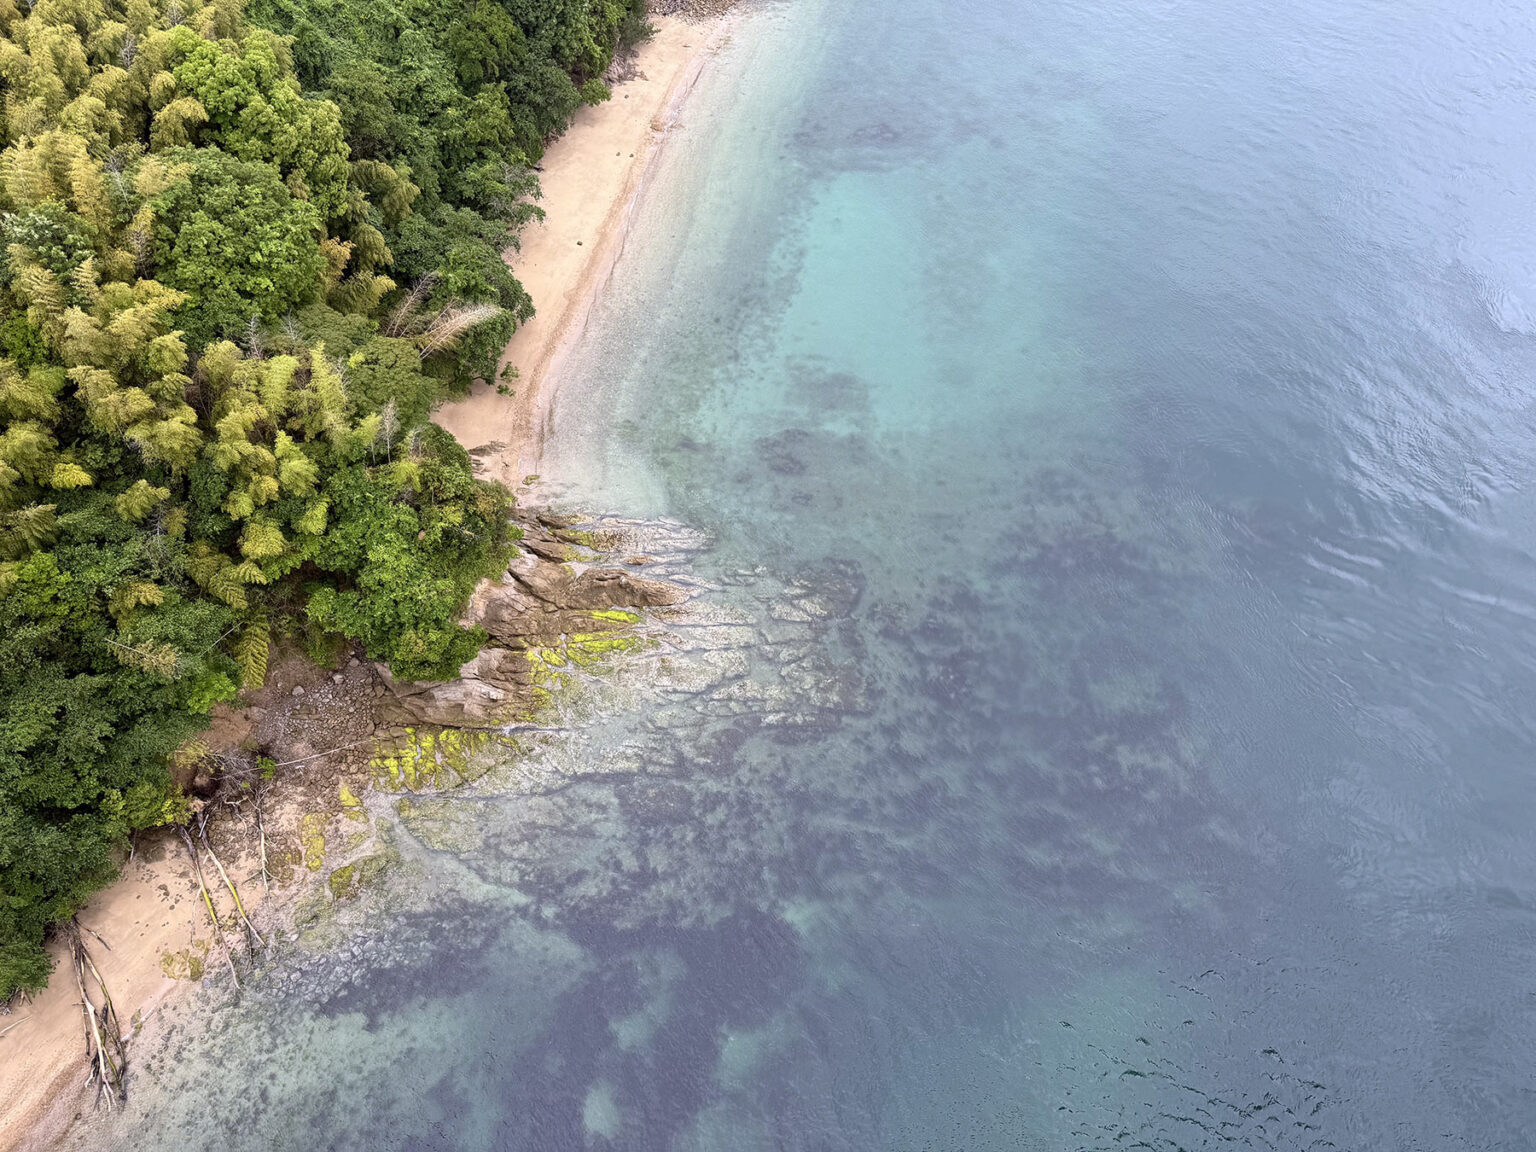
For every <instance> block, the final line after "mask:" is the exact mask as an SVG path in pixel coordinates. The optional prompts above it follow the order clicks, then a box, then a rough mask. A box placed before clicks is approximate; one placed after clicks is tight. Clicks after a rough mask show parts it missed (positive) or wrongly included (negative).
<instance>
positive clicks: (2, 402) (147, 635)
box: [0, 0, 643, 1000]
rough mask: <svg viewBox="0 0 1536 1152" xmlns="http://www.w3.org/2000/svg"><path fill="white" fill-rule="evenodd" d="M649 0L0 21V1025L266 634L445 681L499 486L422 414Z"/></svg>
mask: <svg viewBox="0 0 1536 1152" xmlns="http://www.w3.org/2000/svg"><path fill="white" fill-rule="evenodd" d="M642 8H643V0H468V2H466V0H406V2H404V3H398V4H397V3H383V2H381V0H253V2H252V4H251V5H250V7H249V8H245V7H243V6H242V5H241V4H240V3H239V2H238V0H212V2H209V3H200V2H199V0H39V2H38V3H37V4H36V5H35V6H34V7H32V8H30V9H23V8H21V7H18V6H17V4H16V0H0V85H3V90H4V96H5V107H4V123H5V142H4V143H5V147H4V151H3V153H0V234H3V235H0V1000H4V999H5V998H6V997H7V996H9V995H11V994H13V993H14V992H15V991H17V990H28V989H35V988H38V987H40V986H41V985H42V984H43V983H45V982H46V979H47V976H48V961H47V956H46V953H45V952H44V950H43V947H42V944H43V940H44V935H45V932H46V930H47V928H48V926H49V925H50V924H52V923H56V922H58V921H59V920H61V919H64V918H66V917H68V916H69V915H70V913H71V912H72V910H73V909H74V907H75V906H76V905H77V904H78V903H79V901H80V900H81V899H83V898H84V897H85V896H86V895H88V894H89V893H90V892H91V891H92V890H93V889H94V888H96V887H97V886H99V885H101V884H102V883H104V882H106V881H107V880H108V879H110V878H111V876H112V875H113V873H114V868H115V863H114V859H115V854H116V853H118V852H119V851H120V849H121V846H122V845H123V844H124V842H125V839H126V837H127V836H128V835H129V834H130V833H131V832H132V831H134V830H136V829H141V828H145V827H149V826H152V825H155V824H160V823H165V822H170V821H175V820H178V819H182V818H184V816H185V813H186V811H187V803H186V800H185V799H184V798H183V797H181V796H180V794H179V793H178V792H177V789H176V786H175V784H174V782H173V779H172V775H171V772H170V765H171V760H172V757H173V755H174V754H175V752H176V750H177V749H178V748H179V747H181V746H182V745H183V744H184V743H185V742H186V741H187V740H188V739H189V738H190V737H191V736H193V734H194V733H195V732H196V731H197V730H198V729H199V728H200V727H202V726H203V725H204V724H205V723H206V717H207V715H208V713H209V711H210V709H212V708H213V706H214V705H215V704H217V703H219V702H221V701H229V700H232V699H233V698H234V697H235V696H236V694H237V693H238V692H239V691H240V689H241V688H242V687H251V686H254V685H256V684H259V683H260V681H261V679H262V677H263V676H264V673H265V666H266V661H267V653H268V642H269V639H271V638H273V637H274V636H277V635H289V636H292V637H294V638H295V639H297V640H302V641H304V642H305V643H307V644H309V645H310V646H311V648H312V650H314V651H317V652H320V651H325V650H327V648H329V647H332V646H334V645H335V644H336V643H337V641H338V638H342V637H344V638H348V639H350V640H353V641H356V642H358V643H359V644H361V645H362V646H363V648H364V649H365V650H366V651H367V653H368V654H369V655H370V656H372V657H374V658H376V659H380V660H386V661H388V662H389V664H390V666H391V668H392V670H393V671H394V672H395V674H396V675H398V676H401V677H407V678H415V679H421V678H430V677H441V676H448V675H451V674H452V673H453V672H454V671H455V670H456V669H457V667H458V666H459V665H460V664H461V663H462V662H463V661H464V660H466V659H467V658H468V657H469V656H471V655H472V654H473V653H474V651H475V650H476V649H477V647H478V645H479V644H480V642H481V640H482V639H483V637H481V636H479V635H477V634H475V633H473V632H470V631H466V630H464V629H463V628H461V627H459V626H458V624H457V623H456V620H457V618H458V615H459V611H460V609H461V607H462V605H463V603H464V601H465V599H466V598H467V596H468V594H469V592H470V591H471V590H472V589H473V587H474V585H475V584H476V583H477V582H478V580H479V579H481V578H482V577H483V576H485V575H486V574H489V573H492V572H494V571H496V570H497V569H498V568H499V567H500V566H501V565H502V564H504V562H505V559H506V557H507V556H508V555H509V553H510V551H511V549H512V548H513V546H514V545H513V543H512V540H511V538H510V537H511V535H512V532H511V530H510V529H509V527H508V524H507V511H508V507H509V497H508V495H507V493H506V492H505V490H503V489H501V488H500V487H498V486H494V485H491V484H487V483H485V482H483V481H480V480H477V479H476V478H475V477H474V476H473V474H472V471H471V466H470V460H469V457H468V456H467V454H466V453H465V452H464V451H463V449H461V448H460V447H459V446H458V444H457V443H455V442H454V441H453V439H452V438H451V437H449V436H448V435H447V434H446V433H444V432H442V431H441V430H439V429H438V428H436V427H435V426H434V425H432V424H430V423H428V422H427V421H428V417H429V415H430V413H431V411H432V408H433V406H434V405H435V404H436V403H437V402H438V401H439V400H440V399H441V398H442V397H443V396H445V395H447V394H451V393H452V392H455V391H458V390H462V389H463V388H464V387H466V386H467V384H468V383H469V382H470V381H471V380H472V379H474V378H476V377H486V376H488V374H489V373H491V372H492V371H494V367H495V364H496V359H497V354H498V353H499V351H500V348H501V346H502V344H503V342H504V341H505V339H506V337H507V335H508V334H509V333H510V331H511V330H512V328H513V327H514V326H515V325H516V324H517V323H519V322H520V321H521V320H523V319H525V318H526V317H527V316H529V315H530V314H531V305H530V302H529V300H528V298H527V295H526V294H525V293H524V292H523V290H522V289H521V287H520V286H519V285H518V284H517V282H516V281H515V280H514V279H513V278H512V277H511V275H510V274H509V273H508V271H507V268H506V266H505V264H504V263H503V261H502V259H501V255H500V252H501V250H502V249H503V248H505V247H506V246H507V245H508V244H509V243H510V242H513V241H515V235H516V230H517V228H518V227H519V226H520V225H521V224H522V223H524V222H525V221H526V220H528V219H529V218H530V216H531V215H532V214H533V213H534V212H535V211H536V209H535V208H533V207H532V206H531V203H530V198H531V196H532V194H533V193H534V191H535V184H534V182H533V179H532V176H531V175H530V165H531V164H532V163H534V162H536V160H537V158H538V156H539V154H540V152H541V151H542V148H543V145H544V142H545V141H546V140H547V139H548V138H549V137H550V136H551V135H552V134H554V133H556V132H558V131H559V130H560V129H561V128H562V127H563V126H564V125H565V124H566V123H567V122H568V120H569V118H570V116H571V115H572V113H573V112H574V111H575V110H576V109H577V108H578V107H579V106H580V105H581V104H582V102H584V101H595V100H600V99H604V98H606V96H607V90H606V88H605V87H604V86H603V85H602V82H601V80H600V79H599V77H600V76H601V74H602V73H603V71H604V69H605V68H606V66H607V65H608V63H609V61H610V59H611V57H612V54H613V51H614V49H615V46H616V45H617V44H618V43H619V42H620V41H621V40H622V38H623V37H625V36H633V35H637V34H638V33H639V31H640V28H641V26H642V24H643V11H642Z"/></svg>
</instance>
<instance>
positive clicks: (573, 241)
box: [433, 12, 735, 492]
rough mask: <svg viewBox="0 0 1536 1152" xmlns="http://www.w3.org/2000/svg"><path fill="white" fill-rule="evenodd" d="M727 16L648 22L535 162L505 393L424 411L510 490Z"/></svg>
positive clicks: (728, 24)
mask: <svg viewBox="0 0 1536 1152" xmlns="http://www.w3.org/2000/svg"><path fill="white" fill-rule="evenodd" d="M734 18H735V12H726V13H724V14H721V15H714V16H710V17H708V18H706V19H703V20H697V21H695V20H689V19H686V18H684V17H681V16H658V17H655V18H653V23H654V24H655V27H656V33H655V35H654V36H652V37H651V38H650V39H649V40H647V41H645V42H644V43H643V44H641V45H640V46H639V48H638V49H637V51H636V55H635V58H634V60H633V65H632V66H633V67H634V69H635V76H634V78H633V79H630V80H627V81H624V82H623V83H621V84H619V85H616V86H615V89H614V95H613V97H612V99H610V100H608V101H606V102H605V103H603V104H599V105H594V106H590V107H587V108H583V109H582V110H581V111H580V112H578V113H577V115H576V119H575V120H574V121H573V123H572V125H571V127H570V129H569V130H567V132H566V133H565V134H564V135H563V136H561V137H560V138H559V139H558V140H556V141H555V142H554V143H553V144H551V145H550V147H549V149H548V151H547V152H546V153H545V155H544V162H543V171H542V172H541V173H540V176H539V182H540V184H541V186H542V188H543V197H542V199H541V200H540V204H541V206H543V207H544V208H545V210H546V212H547V216H546V218H545V220H544V221H543V222H540V223H534V224H530V225H529V226H528V227H527V228H525V229H524V230H523V234H522V237H521V246H520V248H519V249H518V250H516V251H513V250H508V252H507V253H506V258H507V261H508V263H509V265H510V266H511V268H512V271H513V274H514V275H516V276H517V277H518V279H519V280H520V281H522V283H523V287H524V288H526V289H527V291H528V293H529V294H530V295H531V296H532V297H533V302H534V307H535V308H536V309H537V313H536V315H535V316H534V318H533V319H532V320H530V321H529V322H528V323H526V324H524V325H523V326H522V327H520V328H519V329H518V330H517V331H516V332H515V333H513V336H512V339H511V340H510V341H509V342H508V344H507V347H506V349H505V351H504V352H503V353H502V358H501V361H500V363H499V365H498V373H499V372H500V371H501V370H502V369H504V368H506V367H507V366H509V365H510V366H512V367H514V368H516V369H517V371H518V375H517V378H516V379H515V380H513V381H511V383H510V387H511V390H512V395H511V396H503V395H501V394H499V393H498V392H497V390H496V386H495V385H494V384H493V383H485V382H482V383H477V384H476V385H474V387H473V388H472V389H471V391H470V394H469V395H468V396H465V397H463V398H461V399H458V400H454V401H451V402H449V403H447V404H444V405H443V406H442V407H441V408H439V409H438V410H437V412H436V413H435V414H434V416H433V420H434V422H435V423H437V424H438V425H439V426H440V427H442V428H445V429H447V430H448V431H449V432H451V433H452V434H453V435H454V437H455V438H456V439H457V440H458V441H459V443H461V444H463V445H464V447H465V448H466V449H468V450H469V452H470V453H471V455H472V456H474V457H475V458H476V460H477V461H479V463H480V465H481V470H482V472H483V474H484V476H485V477H486V478H487V479H492V480H500V481H501V482H502V483H503V484H505V485H506V486H507V487H508V488H509V489H511V490H512V491H514V492H516V491H517V490H518V489H519V488H520V487H522V486H523V483H524V480H525V479H526V478H527V477H528V476H530V475H532V474H535V473H537V471H538V469H539V466H540V460H541V456H542V453H543V446H544V440H545V437H546V435H547V433H548V431H549V425H550V419H551V414H552V409H553V404H554V399H555V395H556V393H557V392H558V390H559V377H560V370H561V368H562V366H563V364H564V363H565V361H566V360H567V359H568V357H569V354H570V351H571V349H572V347H573V346H574V344H575V342H576V340H577V339H578V338H579V337H580V335H581V334H582V332H583V331H584V330H585V328H586V325H587V322H588V320H589V319H590V317H591V314H592V310H593V308H594V307H595V306H596V304H597V301H598V299H599V297H600V296H601V294H602V290H603V288H604V286H605V285H606V284H607V282H608V280H609V278H610V277H611V275H612V273H613V269H614V267H615V265H616V264H617V263H618V261H619V258H620V257H621V256H622V255H623V252H624V245H625V241H626V240H627V238H628V235H629V229H630V226H631V224H632V222H633V215H634V209H635V206H636V205H637V204H638V202H639V200H640V196H641V193H642V192H643V191H644V189H645V186H646V182H647V179H648V177H649V175H650V173H651V171H652V169H653V167H654V164H655V161H656V159H657V157H658V156H659V155H660V153H661V149H662V146H663V145H664V144H665V142H666V140H667V137H668V136H669V135H670V134H671V132H672V131H673V130H674V128H675V127H676V125H677V122H678V117H679V116H680V114H681V112H682V109H683V106H684V104H685V103H686V102H687V99H688V96H689V95H690V94H691V93H692V91H693V89H694V87H695V85H696V84H697V83H698V80H699V77H700V76H701V75H702V74H703V71H704V68H705V66H706V64H707V63H708V61H709V58H710V57H711V56H713V55H714V54H715V53H716V52H717V50H718V49H719V48H720V46H721V45H722V44H723V43H724V42H725V40H726V38H727V36H728V35H729V34H730V31H731V28H732V27H733V21H734Z"/></svg>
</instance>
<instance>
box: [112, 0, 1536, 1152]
mask: <svg viewBox="0 0 1536 1152" xmlns="http://www.w3.org/2000/svg"><path fill="white" fill-rule="evenodd" d="M1533 89H1536V26H1533V22H1532V20H1531V19H1530V16H1529V13H1528V12H1526V11H1525V10H1524V9H1522V8H1521V7H1520V6H1519V5H1517V4H1516V3H1514V2H1513V0H1470V2H1468V3H1460V4H1451V3H1448V2H1446V0H1439V2H1435V0H1397V2H1396V3H1391V4H1384V3H1378V2H1376V0H1336V2H1334V3H1322V2H1321V0H1282V2H1280V3H1274V4H1252V3H1238V2H1236V0H1183V2H1180V3H1172V2H1168V0H1097V2H1092V3H1090V2H1087V0H1060V2H1037V0H1030V2H1025V0H972V2H967V3H954V2H953V0H881V2H879V3H876V2H875V0H776V2H773V3H768V4H764V5H762V6H759V7H755V8H753V9H751V10H750V11H749V12H748V13H747V14H746V15H745V16H744V17H742V18H741V19H740V20H739V21H738V23H737V24H736V26H735V29H734V32H733V34H732V37H731V39H730V41H729V43H728V44H727V45H726V46H725V47H724V48H723V49H722V51H721V53H720V54H719V56H718V57H717V58H716V59H715V60H714V61H713V63H712V64H711V66H710V69H709V71H708V72H707V73H706V75H705V77H704V79H703V80H702V81H701V84H700V89H699V91H698V92H697V93H696V95H695V98H694V99H693V100H692V102H691V103H690V104H689V106H688V108H687V110H686V112H685V114H684V115H683V117H682V119H681V122H680V123H679V125H678V126H677V127H676V128H675V129H674V130H673V133H672V138H671V139H670V140H669V142H668V144H667V146H666V150H665V152H664V154H663V156H662V159H661V161H660V162H659V164H658V166H657V168H656V170H655V171H654V172H653V174H652V176H651V179H650V183H649V185H648V187H647V189H646V191H645V193H644V195H643V196H642V198H641V200H640V202H639V203H638V204H637V206H636V208H635V215H634V220H633V226H632V231H631V234H630V236H629V239H628V242H627V245H626V249H625V253H624V256H623V258H622V259H621V260H620V262H619V264H618V267H617V269H616V271H615V273H614V277H613V280H612V282H611V283H610V284H609V285H608V288H607V290H606V293H605V296H604V300H603V303H602V305H601V306H600V307H599V309H598V310H597V312H596V314H595V315H594V317H593V320H592V322H591V324H590V325H589V327H588V330H587V331H586V332H585V334H584V335H583V338H582V342H581V345H580V347H579V348H578V349H577V351H576V353H575V354H574V356H573V358H572V360H571V362H570V363H569V364H568V365H567V368H566V372H565V382H564V385H563V388H562V391H561V393H560V397H559V400H558V403H557V405H556V408H555V412H554V430H553V437H552V441H551V444H550V449H549V460H548V465H547V467H546V469H545V472H546V475H547V479H546V482H545V485H544V487H543V489H542V490H541V496H542V497H543V498H546V499H549V500H552V501H554V502H556V503H558V504H560V505H561V506H563V507H567V508H571V509H576V510H579V511H582V512H584V513H586V514H589V515H594V516H605V517H609V518H610V519H609V520H608V521H607V524H608V526H610V527H615V528H618V529H621V530H623V531H625V532H628V533H629V537H628V539H629V542H630V544H629V546H631V547H632V548H633V549H634V550H637V551H646V552H648V553H649V554H652V555H653V556H654V557H655V569H654V570H656V571H658V572H661V573H663V574H666V575H671V576H674V577H675V578H678V579H681V580H686V581H688V582H689V585H690V586H691V587H693V588H695V589H697V590H698V595H697V596H696V597H695V599H694V600H693V601H692V602H691V604H690V605H689V609H688V611H687V613H685V614H684V615H683V616H681V617H678V618H676V619H673V620H671V621H668V622H667V623H666V624H665V625H664V626H663V627H662V629H661V631H660V633H658V638H657V639H656V643H655V647H652V648H650V649H647V650H646V651H645V652H642V653H637V654H633V655H632V656H631V657H630V658H629V660H628V661H627V663H626V661H625V660H622V659H621V660H620V661H618V662H617V663H618V665H620V667H618V668H617V669H616V670H614V671H612V672H611V673H610V674H609V675H607V676H606V678H605V677H602V676H599V677H595V678H593V679H592V681H591V683H590V684H586V685H585V686H584V687H582V688H581V689H580V690H579V691H575V692H573V693H572V694H571V696H570V698H569V700H568V701H567V702H566V703H564V704H563V705H562V712H561V717H562V722H561V725H560V726H561V728H562V729H563V731H561V732H559V733H555V734H552V735H550V736H548V737H546V738H543V739H541V740H540V741H538V742H536V743H530V744H529V745H528V746H527V747H526V748H525V750H524V754H523V755H521V756H519V757H511V756H507V757H505V759H504V763H503V764H502V765H501V766H500V767H499V768H498V770H497V771H496V772H494V773H492V775H491V776H489V777H487V778H486V780H485V781H483V782H481V783H480V784H479V785H476V786H474V787H472V788H470V789H465V790H460V792H459V793H456V794H453V795H449V796H445V797H436V798H427V797H423V798H417V799H416V800H414V801H413V802H412V804H411V805H410V806H409V807H408V808H407V809H406V810H404V811H403V812H402V811H398V810H396V809H388V810H387V812H386V815H389V816H391V817H392V818H393V819H394V820H395V824H396V830H395V833H394V835H395V836H396V839H397V843H398V845H399V849H400V852H401V854H402V857H403V858H404V859H405V860H407V861H408V862H409V864H408V867H407V868H405V869H404V870H403V871H404V874H406V875H408V876H409V878H410V879H409V883H407V882H406V881H405V880H402V881H400V883H399V888H400V892H399V893H396V894H391V893H389V892H386V893H383V894H380V895H378V896H376V897H374V898H372V899H368V898H365V899H364V900H363V901H361V902H359V907H360V909H361V911H358V912H355V913H354V914H353V919H352V920H350V921H348V922H347V923H348V924H350V925H351V927H350V928H348V929H347V930H346V931H345V932H341V933H340V934H339V935H338V936H336V937H334V938H333V939H332V942H331V959H330V961H329V964H330V966H329V967H323V968H314V969H313V970H314V971H323V972H324V973H325V974H326V975H325V976H324V978H323V979H322V978H320V977H316V978H314V979H309V978H308V977H307V976H306V975H305V973H306V972H309V971H311V969H310V968H305V967H304V966H303V965H302V964H300V963H299V962H298V961H295V964H297V965H298V968H297V973H298V974H297V976H295V975H294V974H293V973H290V974H289V975H288V976H286V977H284V976H273V977H271V978H269V979H268V981H267V983H266V984H265V985H263V984H262V983H260V982H257V983H256V984H255V985H253V986H252V987H251V988H248V989H247V991H246V993H245V995H244V997H243V999H242V1000H241V1001H240V1002H239V1003H238V1004H237V1005H233V1006H226V1007H223V1008H221V1009H220V1010H218V1011H216V1012H210V1013H208V1014H206V1015H205V1016H203V1017H201V1018H198V1019H196V1020H195V1021H194V1022H193V1023H190V1024H188V1025H186V1026H184V1027H182V1028H181V1029H179V1030H178V1031H176V1032H174V1034H173V1036H172V1039H171V1042H170V1044H169V1046H168V1047H167V1048H166V1049H165V1050H164V1051H163V1052H161V1053H159V1054H157V1055H155V1056H153V1057H149V1058H145V1059H143V1060H142V1061H141V1066H140V1070H139V1072H138V1073H137V1075H136V1078H135V1082H134V1087H135V1093H136V1095H135V1097H134V1100H133V1101H131V1102H130V1114H129V1115H128V1116H127V1117H125V1118H123V1119H121V1120H119V1121H118V1122H117V1123H116V1126H115V1127H111V1128H108V1129H102V1128H95V1129H93V1136H92V1139H107V1138H108V1137H104V1136H103V1135H102V1133H103V1132H104V1131H105V1132H110V1133H111V1134H112V1135H111V1137H110V1139H111V1140H115V1141H117V1142H119V1143H121V1144H122V1146H125V1147H126V1146H132V1147H154V1148H174V1149H182V1148H186V1149H192V1148H197V1149H215V1148H230V1149H245V1148H253V1149H254V1148H273V1149H278V1148H282V1149H294V1148H315V1149H360V1150H361V1149H369V1150H373V1149H422V1150H425V1149H487V1150H489V1149H507V1150H512V1149H517V1150H543V1149H548V1150H563V1149H583V1148H614V1149H643V1150H649V1149H657V1150H661V1149H676V1150H680V1152H682V1150H697V1152H714V1150H718V1152H757V1150H766V1149H787V1150H802V1149H803V1150H812V1149H816V1150H833V1149H870V1150H887V1149H889V1150H893V1152H907V1150H911V1152H917V1150H919V1149H925V1150H927V1149H932V1150H956V1152H959V1150H976V1152H990V1150H999V1152H1004V1150H1007V1152H1014V1150H1031V1149H1039V1150H1042V1152H1043V1150H1076V1149H1083V1150H1086V1149H1123V1148H1131V1147H1137V1148H1157V1149H1165V1148H1166V1149H1214V1148H1237V1149H1285V1150H1298V1152H1300V1150H1311V1149H1339V1150H1345V1149H1348V1150H1355V1152H1360V1150H1368V1149H1372V1150H1373V1149H1381V1150H1408V1149H1424V1150H1440V1149H1471V1150H1478V1152H1482V1150H1490V1149H1521V1148H1528V1147H1532V1146H1533V1144H1536V1094H1533V1092H1532V1079H1531V1077H1532V1069H1533V1068H1536V995H1533V991H1532V990H1533V987H1536V983H1533V982H1536V740H1533V733H1536V724H1533V722H1532V716H1533V714H1536V663H1533V656H1536V568H1533V564H1532V548H1533V543H1536V539H1533V537H1536V499H1533V466H1536V438H1533V436H1532V431H1533V402H1532V401H1533V397H1536V339H1533V337H1536V281H1533V276H1536V232H1533V229H1532V228H1531V224H1530V222H1531V220H1532V219H1533V218H1536V165H1533V164H1532V163H1531V151H1530V140H1531V138H1532V136H1531V117H1532V103H1531V92H1532V91H1533ZM423 893H426V894H428V895H427V896H423V895H422V894H423ZM338 955H339V956H340V957H341V958H342V962H343V969H344V971H345V976H344V977H343V978H341V979H339V980H338V978H337V977H336V975H335V973H336V963H335V960H336V957H337V956H338ZM306 981H307V982H306Z"/></svg>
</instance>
